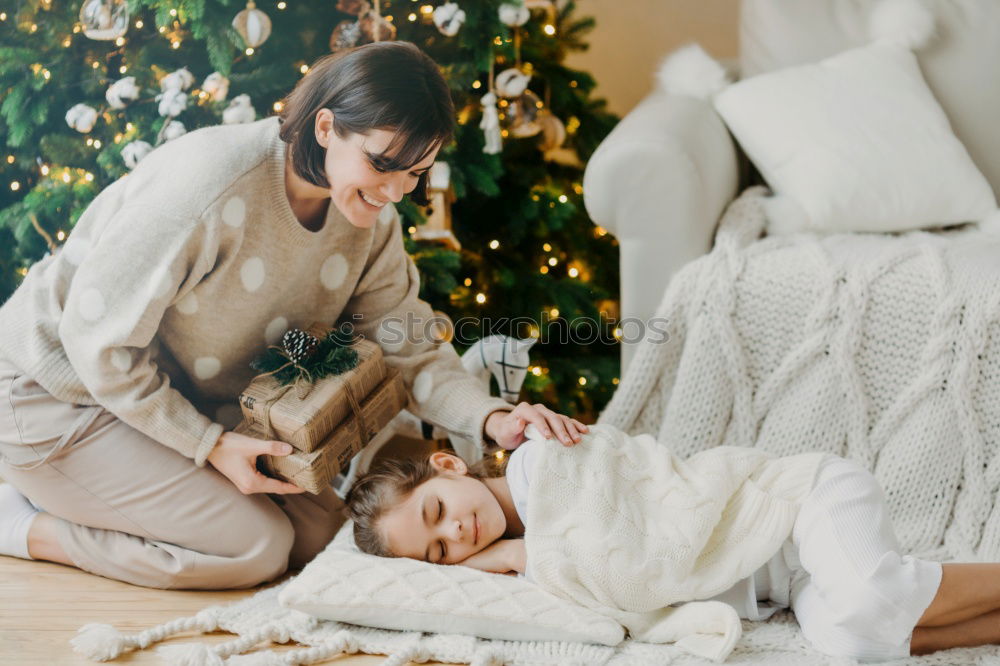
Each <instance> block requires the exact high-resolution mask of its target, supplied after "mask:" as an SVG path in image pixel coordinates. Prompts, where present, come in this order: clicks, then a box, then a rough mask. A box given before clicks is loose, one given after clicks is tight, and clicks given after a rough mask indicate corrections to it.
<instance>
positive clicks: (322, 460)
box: [234, 369, 406, 494]
mask: <svg viewBox="0 0 1000 666" xmlns="http://www.w3.org/2000/svg"><path fill="white" fill-rule="evenodd" d="M405 406H406V388H405V386H404V385H403V378H402V376H401V375H400V374H399V371H398V370H396V369H391V370H389V374H388V376H387V377H386V378H385V380H384V381H383V382H382V383H381V384H379V386H378V387H377V388H376V389H375V390H374V391H373V392H372V393H371V394H370V395H369V396H368V397H367V398H366V399H365V400H364V401H363V402H362V403H361V416H362V419H360V420H359V419H358V418H357V416H355V415H354V414H351V415H350V416H348V417H347V419H345V420H344V422H343V423H341V424H340V425H339V426H337V428H336V429H334V431H333V432H332V433H331V434H330V436H329V437H327V438H326V439H324V440H323V442H322V443H321V444H320V445H319V446H318V447H316V449H315V450H314V451H311V452H303V451H292V452H291V453H290V454H288V455H287V456H270V455H262V456H260V457H259V458H258V459H257V468H258V469H260V471H261V472H263V473H264V474H267V475H269V476H273V477H277V478H279V479H284V480H285V481H289V482H291V483H294V484H295V485H297V486H299V487H300V488H305V489H306V490H307V491H309V492H311V493H314V494H319V493H320V492H322V491H323V489H324V488H327V487H329V485H330V482H332V481H333V479H334V477H336V476H337V474H339V473H340V471H341V470H343V469H345V468H346V467H347V465H348V464H349V463H350V462H351V458H353V457H354V456H355V455H357V454H358V453H359V452H360V451H361V449H363V448H364V447H365V445H366V444H367V443H368V442H369V441H370V440H371V439H372V438H373V437H375V435H377V434H378V433H379V431H380V430H381V429H382V428H384V427H385V426H386V425H387V424H388V423H389V421H391V420H392V419H393V417H394V416H396V414H398V413H399V411H400V410H401V409H403V408H404V407H405ZM362 420H363V421H364V431H362V430H361V423H360V421H362ZM234 432H238V433H241V434H244V435H248V436H250V437H256V438H258V439H268V438H267V437H265V436H264V434H263V433H261V431H260V428H259V426H258V425H256V424H252V423H248V422H247V421H243V423H241V424H240V425H238V426H237V427H236V429H235V431H234Z"/></svg>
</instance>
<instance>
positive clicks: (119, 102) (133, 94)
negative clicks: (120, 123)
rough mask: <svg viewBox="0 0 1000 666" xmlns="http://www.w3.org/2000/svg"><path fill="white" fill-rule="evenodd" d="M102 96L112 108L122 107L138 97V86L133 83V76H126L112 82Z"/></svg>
mask: <svg viewBox="0 0 1000 666" xmlns="http://www.w3.org/2000/svg"><path fill="white" fill-rule="evenodd" d="M104 98H105V99H106V100H108V104H110V105H111V108H112V109H124V108H125V106H126V105H127V104H128V103H129V102H131V101H132V100H134V99H138V98H139V86H137V85H136V84H135V77H134V76H126V77H125V78H124V79H118V80H117V81H115V82H114V83H112V84H111V85H110V86H108V89H107V91H106V92H105V93H104Z"/></svg>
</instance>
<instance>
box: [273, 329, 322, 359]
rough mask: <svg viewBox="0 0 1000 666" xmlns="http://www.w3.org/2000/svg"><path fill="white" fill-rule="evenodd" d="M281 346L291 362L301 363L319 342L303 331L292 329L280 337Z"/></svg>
mask: <svg viewBox="0 0 1000 666" xmlns="http://www.w3.org/2000/svg"><path fill="white" fill-rule="evenodd" d="M281 346H282V347H284V348H285V353H286V354H287V355H288V358H289V359H291V361H292V362H294V363H301V362H302V361H303V359H306V358H309V356H310V355H311V354H312V353H313V352H314V351H316V348H317V347H318V346H319V340H317V339H316V338H315V337H314V336H312V335H309V334H308V333H306V332H305V331H302V330H299V329H297V328H293V329H290V330H289V331H288V332H287V333H285V334H284V335H283V336H282V337H281Z"/></svg>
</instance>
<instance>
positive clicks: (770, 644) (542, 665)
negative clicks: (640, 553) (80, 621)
mask: <svg viewBox="0 0 1000 666" xmlns="http://www.w3.org/2000/svg"><path fill="white" fill-rule="evenodd" d="M284 585H287V582H286V583H283V584H282V585H278V586H275V587H271V588H268V589H266V590H262V591H260V592H258V593H257V594H255V595H254V596H252V597H248V598H247V599H244V600H242V601H238V602H235V603H232V604H229V605H225V606H212V607H209V608H206V609H205V610H203V611H201V612H199V613H198V614H197V615H195V616H192V617H187V618H179V619H177V620H174V621H173V622H169V623H167V624H164V625H160V626H158V627H153V628H152V629H147V630H145V631H142V632H139V633H136V634H121V633H119V632H117V631H116V630H115V629H113V628H112V627H110V626H108V625H86V626H84V627H82V628H81V629H80V633H79V635H78V636H77V637H76V638H74V639H73V640H72V643H73V646H74V650H75V651H76V652H77V653H78V654H80V655H82V656H85V657H88V658H90V659H93V660H95V661H105V660H109V659H115V658H116V657H117V656H118V655H120V654H122V653H125V652H128V651H130V650H134V649H143V648H146V647H149V646H151V645H153V644H154V643H157V642H159V641H161V640H163V639H164V638H166V637H167V636H170V635H173V634H178V633H182V632H191V631H196V632H209V631H217V630H221V631H228V632H231V633H234V634H237V635H238V636H239V637H238V638H236V639H235V640H233V641H230V642H226V643H217V644H214V645H210V644H207V643H199V642H193V643H179V644H173V645H165V646H161V647H160V648H158V649H157V651H156V652H157V654H158V655H159V656H161V657H162V658H163V661H164V663H167V664H174V665H176V666H293V665H295V664H314V663H317V662H325V661H326V660H331V659H332V660H334V661H332V662H331V663H336V660H335V657H336V656H338V655H340V654H354V653H359V652H363V653H368V654H380V655H387V656H386V658H385V660H384V661H383V662H382V664H383V666H404V665H405V664H406V663H408V662H416V663H423V662H426V661H441V662H445V663H458V664H472V665H473V666H500V665H502V664H503V665H510V666H658V665H660V664H676V665H677V666H689V665H693V664H712V663H713V662H710V661H706V660H703V659H699V658H697V657H693V656H691V655H689V654H687V653H685V652H683V651H681V650H679V649H676V648H674V647H672V646H669V645H651V644H648V643H638V642H636V641H632V640H626V641H624V642H622V644H621V645H619V646H617V647H606V646H603V645H586V644H583V643H566V642H555V641H553V642H538V641H498V640H484V639H480V638H475V637H473V636H462V635H458V634H422V633H419V632H400V631H388V630H384V629H370V628H366V627H358V626H354V625H350V624H343V623H340V622H330V621H325V620H317V619H316V618H313V617H311V616H309V615H306V614H305V613H301V612H299V611H295V610H289V609H286V608H282V607H281V606H280V605H278V600H277V597H278V592H280V590H281V589H282V587H284ZM743 631H744V634H743V637H742V638H741V639H740V642H739V643H738V644H737V646H736V649H735V650H734V651H733V653H732V654H731V655H730V657H729V659H727V660H726V663H727V664H761V665H767V666H772V665H774V666H806V665H808V666H812V665H815V666H849V665H851V666H853V665H854V664H856V662H855V661H854V660H851V659H837V658H833V657H827V656H825V655H823V654H820V653H818V652H816V651H814V650H813V649H812V648H811V647H810V646H809V644H808V643H807V642H806V640H805V639H804V638H803V637H802V633H801V632H800V631H799V629H798V625H797V624H796V623H795V618H794V616H793V615H792V614H791V613H788V612H779V613H777V614H776V615H775V616H773V617H772V618H771V619H770V620H768V621H767V622H747V621H744V622H743ZM268 641H274V642H276V643H288V642H292V643H297V644H299V645H300V646H302V647H298V648H296V649H290V650H282V651H278V650H274V649H270V648H268V647H266V644H267V643H268ZM258 646H260V647H259V649H256V650H255V649H254V648H257V647H258ZM998 661H1000V651H998V649H995V648H978V649H963V650H949V651H946V652H941V653H938V654H935V655H928V656H926V657H919V658H918V657H911V658H909V659H903V660H898V661H893V662H887V663H891V664H894V665H898V666H955V665H957V664H981V665H982V666H988V665H995V664H997V663H998Z"/></svg>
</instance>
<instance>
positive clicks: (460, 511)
mask: <svg viewBox="0 0 1000 666" xmlns="http://www.w3.org/2000/svg"><path fill="white" fill-rule="evenodd" d="M430 461H431V464H432V465H434V467H435V468H436V469H437V470H438V476H436V477H434V478H432V479H429V480H427V481H425V482H424V483H422V484H420V485H419V486H417V487H416V488H414V490H413V492H411V493H410V494H409V496H408V497H405V498H403V501H402V502H400V503H399V504H397V505H395V506H393V507H392V508H390V509H389V510H388V511H386V513H385V514H384V515H383V516H382V518H381V519H380V520H379V524H378V529H380V530H381V531H382V535H383V537H384V538H385V540H386V543H387V545H388V547H389V550H390V551H391V552H392V553H393V554H394V555H398V556H400V557H410V558H412V559H415V560H425V561H427V562H433V563H435V564H455V563H457V562H461V561H462V560H464V559H465V558H467V557H469V556H470V555H474V554H475V553H478V552H479V551H481V550H482V549H483V548H485V547H486V546H488V545H490V544H491V543H493V542H494V541H496V540H497V539H499V538H500V537H502V536H503V534H504V532H505V531H506V529H507V520H506V518H505V517H504V514H503V509H502V508H501V506H500V502H499V501H497V498H496V496H495V495H494V494H493V493H492V492H491V491H490V489H489V488H488V487H487V486H486V484H484V483H483V482H482V481H480V480H479V479H474V478H472V477H470V476H468V475H467V474H466V472H467V467H466V465H465V463H464V462H463V461H462V459H461V458H458V457H456V456H453V455H450V454H448V453H444V452H437V453H435V454H433V455H432V456H431V458H430Z"/></svg>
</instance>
